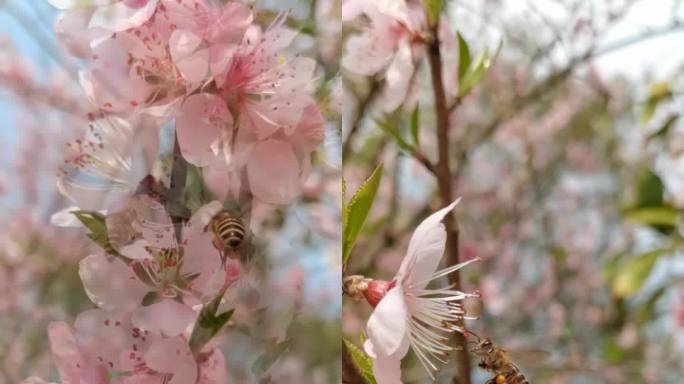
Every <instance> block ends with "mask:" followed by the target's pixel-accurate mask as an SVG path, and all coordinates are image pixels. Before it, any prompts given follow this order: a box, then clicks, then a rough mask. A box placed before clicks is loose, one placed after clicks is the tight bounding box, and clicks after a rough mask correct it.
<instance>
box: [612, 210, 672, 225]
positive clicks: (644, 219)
mask: <svg viewBox="0 0 684 384" xmlns="http://www.w3.org/2000/svg"><path fill="white" fill-rule="evenodd" d="M624 216H625V218H626V219H627V220H630V221H635V222H638V223H640V224H645V225H650V226H666V227H675V226H676V225H677V220H678V219H679V212H678V211H677V210H676V209H674V208H671V207H655V208H635V209H630V210H627V211H625V213H624Z"/></svg>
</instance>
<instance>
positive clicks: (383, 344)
mask: <svg viewBox="0 0 684 384" xmlns="http://www.w3.org/2000/svg"><path fill="white" fill-rule="evenodd" d="M456 204H458V201H455V202H454V203H452V204H451V205H449V206H447V207H445V208H443V209H441V210H439V211H437V212H435V213H434V214H432V215H430V216H429V217H428V218H427V219H425V220H424V221H423V222H422V223H421V224H420V225H419V226H418V227H417V228H416V230H415V232H414V233H413V236H412V237H411V240H410V242H409V246H408V250H407V253H406V256H405V257H404V260H403V261H402V263H401V266H400V267H399V271H398V272H397V274H396V276H395V277H394V279H393V280H392V281H391V282H389V283H388V282H382V281H377V280H375V281H372V282H371V283H370V284H369V287H368V290H366V292H365V295H366V297H367V298H368V299H369V303H371V305H373V304H376V303H377V306H376V307H375V310H374V311H373V314H372V315H371V317H370V318H369V319H368V323H367V326H366V331H367V333H368V340H366V343H365V344H364V348H365V350H366V353H368V355H369V356H371V357H372V358H373V373H374V374H375V377H376V379H377V381H378V383H379V384H396V383H400V382H401V369H400V362H401V359H402V358H403V357H404V356H405V355H406V353H407V352H408V350H409V347H411V348H412V349H413V350H414V352H415V353H416V356H417V357H418V359H419V360H420V362H421V363H422V364H423V367H425V369H426V370H427V371H428V373H429V374H430V376H431V377H433V379H434V376H433V374H432V372H434V371H436V370H437V365H436V363H435V360H436V361H439V362H444V361H443V358H442V355H443V354H444V353H445V352H448V351H451V350H452V347H450V346H449V345H447V341H448V340H449V338H448V337H446V336H445V335H446V334H448V333H452V332H462V331H463V329H462V328H461V327H459V326H458V325H457V323H458V322H459V321H461V320H462V319H464V318H466V317H465V311H464V309H463V306H462V305H461V304H460V303H458V301H460V300H463V299H465V298H468V297H474V296H476V294H468V293H463V292H460V291H456V290H453V289H450V288H449V287H446V288H436V289H428V288H427V285H428V283H429V282H430V281H432V280H436V279H439V278H441V277H444V276H447V275H448V274H450V273H452V272H455V271H457V270H459V269H461V268H463V267H465V266H466V265H468V264H471V263H473V262H475V261H477V259H473V260H470V261H466V262H464V263H461V264H457V265H454V266H451V267H447V268H445V269H442V270H439V271H436V270H437V267H438V265H439V262H440V259H441V258H442V255H443V253H444V248H445V242H446V231H445V230H444V224H442V220H443V219H444V217H445V216H446V215H447V214H449V212H451V210H453V209H454V207H455V206H456ZM435 271H436V272H435ZM378 301H379V302H378Z"/></svg>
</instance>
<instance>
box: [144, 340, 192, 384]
mask: <svg viewBox="0 0 684 384" xmlns="http://www.w3.org/2000/svg"><path fill="white" fill-rule="evenodd" d="M145 362H146V363H147V366H148V367H150V368H151V369H153V370H155V371H157V372H160V373H172V374H173V378H172V379H171V381H170V382H169V384H188V383H194V382H195V380H196V379H197V364H196V363H195V358H194V356H193V355H192V352H191V351H190V348H189V347H188V343H187V341H185V340H183V339H182V338H180V337H175V338H173V339H159V340H157V341H155V342H154V343H153V344H152V345H151V346H150V349H149V350H148V351H147V353H146V354H145Z"/></svg>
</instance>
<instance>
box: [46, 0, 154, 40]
mask: <svg viewBox="0 0 684 384" xmlns="http://www.w3.org/2000/svg"><path fill="white" fill-rule="evenodd" d="M48 1H49V2H50V4H52V5H53V6H54V7H56V8H59V9H63V10H69V9H78V8H93V11H92V16H91V18H90V21H89V24H88V26H89V27H91V28H97V27H99V28H105V29H108V30H111V31H113V32H118V31H123V30H126V29H130V28H134V27H137V26H139V25H141V24H143V23H144V22H146V21H147V20H149V19H150V18H151V17H152V15H153V14H154V12H155V11H156V9H157V4H158V3H159V0H86V1H80V0H48Z"/></svg>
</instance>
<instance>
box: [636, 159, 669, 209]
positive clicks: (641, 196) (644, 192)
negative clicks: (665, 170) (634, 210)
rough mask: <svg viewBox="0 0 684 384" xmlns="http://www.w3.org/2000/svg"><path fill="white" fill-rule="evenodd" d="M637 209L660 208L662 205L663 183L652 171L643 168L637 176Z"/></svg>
mask: <svg viewBox="0 0 684 384" xmlns="http://www.w3.org/2000/svg"><path fill="white" fill-rule="evenodd" d="M638 183H639V184H638V186H637V202H636V206H637V207H660V206H662V205H663V192H664V190H665V187H664V185H663V182H662V181H661V180H660V176H658V175H657V174H656V173H655V172H653V171H652V170H650V169H648V168H645V169H644V170H643V171H642V173H641V175H640V176H639V182H638Z"/></svg>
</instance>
